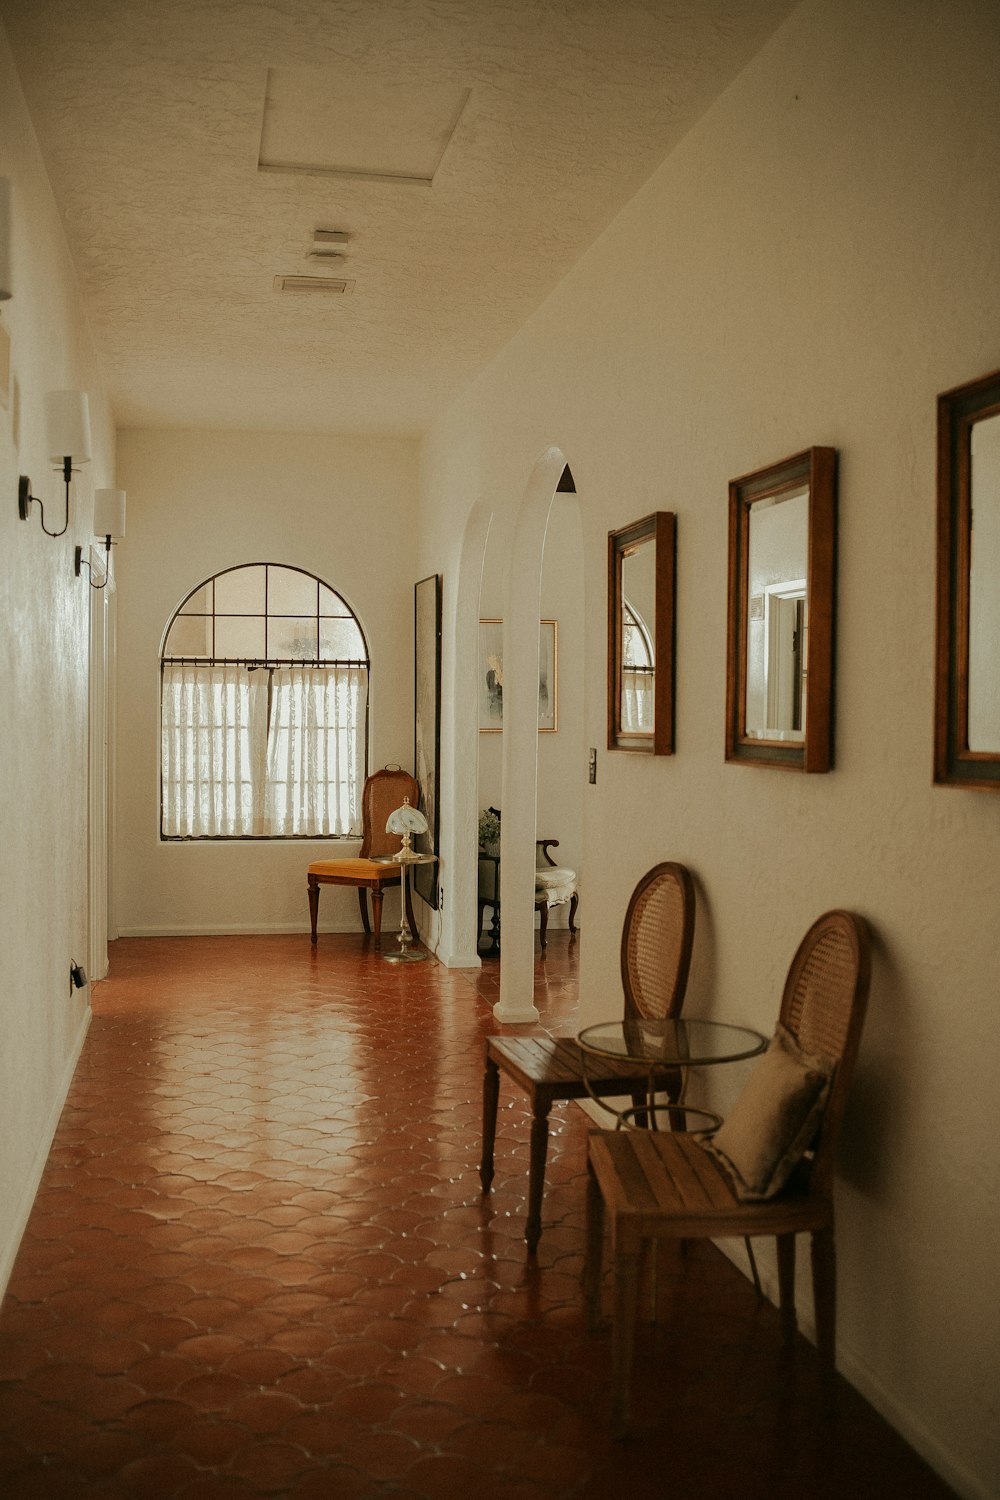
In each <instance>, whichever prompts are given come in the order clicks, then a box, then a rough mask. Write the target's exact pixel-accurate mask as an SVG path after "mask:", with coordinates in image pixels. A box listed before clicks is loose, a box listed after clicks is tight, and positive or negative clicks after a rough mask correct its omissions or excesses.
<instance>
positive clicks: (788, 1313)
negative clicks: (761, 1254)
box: [775, 1234, 796, 1344]
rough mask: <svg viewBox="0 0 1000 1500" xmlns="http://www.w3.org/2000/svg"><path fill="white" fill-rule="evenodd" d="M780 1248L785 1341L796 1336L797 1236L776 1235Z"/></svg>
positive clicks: (780, 1305)
mask: <svg viewBox="0 0 1000 1500" xmlns="http://www.w3.org/2000/svg"><path fill="white" fill-rule="evenodd" d="M775 1243H776V1245H777V1250H778V1306H779V1307H780V1309H781V1331H782V1333H783V1334H784V1338H785V1343H786V1344H790V1343H791V1342H792V1340H793V1339H794V1338H795V1327H796V1320H795V1236H794V1234H779V1235H776V1236H775Z"/></svg>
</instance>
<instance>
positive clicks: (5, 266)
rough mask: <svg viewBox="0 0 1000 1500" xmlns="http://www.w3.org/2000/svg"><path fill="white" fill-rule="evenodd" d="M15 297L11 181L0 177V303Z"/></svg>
mask: <svg viewBox="0 0 1000 1500" xmlns="http://www.w3.org/2000/svg"><path fill="white" fill-rule="evenodd" d="M12 295H13V289H12V287H11V274H10V180H9V179H8V178H6V177H0V302H6V301H7V298H8V297H10V296H12Z"/></svg>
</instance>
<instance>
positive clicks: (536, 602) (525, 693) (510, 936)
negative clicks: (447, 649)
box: [493, 448, 566, 1025]
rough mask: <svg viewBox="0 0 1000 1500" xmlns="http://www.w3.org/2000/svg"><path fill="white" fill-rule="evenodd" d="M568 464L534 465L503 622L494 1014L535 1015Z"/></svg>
mask: <svg viewBox="0 0 1000 1500" xmlns="http://www.w3.org/2000/svg"><path fill="white" fill-rule="evenodd" d="M565 467H566V459H565V457H564V455H563V454H562V452H561V451H560V450H559V449H558V448H548V449H546V450H545V452H544V453H543V454H542V456H541V457H540V458H539V459H538V461H537V463H536V464H535V466H534V468H533V469H532V471H531V475H530V478H529V479H528V483H527V486H526V487H525V492H524V499H523V500H522V501H521V507H520V510H519V511H518V515H517V523H516V525H515V528H514V537H513V544H512V547H511V562H510V571H509V574H508V577H507V589H506V601H507V602H506V607H505V609H504V622H503V659H504V725H503V801H502V803H501V806H502V807H503V823H502V825H501V834H500V860H501V863H500V905H501V906H502V908H503V910H504V911H505V912H506V913H507V918H506V920H505V923H504V930H505V934H506V936H505V940H504V950H503V961H502V962H501V965H500V999H499V1002H498V1003H497V1004H496V1005H495V1006H494V1007H493V1014H494V1016H495V1017H496V1018H497V1020H498V1021H503V1022H507V1023H511V1024H515V1025H518V1024H522V1023H525V1022H531V1021H537V1020H538V1011H537V1010H536V1008H535V1003H534V984H535V923H534V915H535V833H536V824H537V800H538V621H539V618H540V616H541V602H542V558H543V555H544V552H545V530H546V527H547V526H548V520H549V511H550V509H551V506H552V497H553V495H554V494H555V492H556V486H557V485H558V483H559V480H560V479H561V477H562V472H563V470H564V469H565Z"/></svg>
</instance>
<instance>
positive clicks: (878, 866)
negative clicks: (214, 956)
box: [421, 0, 1000, 1497]
mask: <svg viewBox="0 0 1000 1500" xmlns="http://www.w3.org/2000/svg"><path fill="white" fill-rule="evenodd" d="M998 52H1000V10H998V9H997V7H996V5H995V4H993V3H991V0H973V3H969V4H966V5H963V6H961V7H956V6H950V5H944V4H939V3H937V0H905V3H904V0H887V3H880V4H879V5H877V6H871V5H870V4H867V3H862V0H807V3H806V4H804V5H803V6H802V7H801V8H800V9H799V10H798V11H797V12H796V13H795V14H794V15H793V16H792V17H791V18H790V20H789V21H788V22H787V23H786V25H785V26H784V27H783V28H782V29H781V30H780V31H779V32H778V33H777V34H776V36H775V37H774V38H773V39H772V41H771V42H770V43H769V44H768V45H767V46H766V48H765V49H764V50H763V52H762V53H761V54H760V56H759V57H758V58H757V59H756V60H755V61H754V62H753V63H752V64H751V66H750V67H749V68H748V69H747V70H746V72H745V73H744V74H743V75H742V76H741V77H740V78H739V79H738V80H737V81H736V82H735V83H734V85H733V86H732V87H731V88H730V89H729V90H728V91H727V93H726V94H725V95H724V96H723V98H722V99H721V100H720V101H719V102H718V103H717V104H716V105H715V106H714V107H713V108H712V109H711V110H710V111H709V112H708V113H707V114H706V115H705V116H704V117H703V119H702V120H701V122H700V123H699V124H698V126H697V127H696V128H695V129H694V130H692V132H691V133H690V135H689V136H688V137H687V138H686V140H685V141H684V142H683V143H682V145H681V146H680V147H679V148H678V150H677V151H676V152H675V153H674V154H673V155H672V156H671V158H669V159H668V161H667V162H666V163H665V164H664V165H663V166H662V168H661V169H660V171H659V172H658V173H657V174H656V175H655V176H654V177H653V178H652V179H651V180H650V182H649V183H648V184H647V185H646V187H645V188H644V189H643V190H642V191H641V192H640V193H639V194H638V195H637V197H636V198H635V199H634V200H633V201H632V203H631V204H630V205H629V206H628V207H627V208H626V210H625V211H624V212H623V213H622V214H621V215H620V216H619V217H618V219H617V220H616V221H615V222H614V224H613V225H612V226H611V227H610V228H609V230H608V231H607V232H606V233H605V234H604V235H603V236H602V238H601V240H600V241H599V242H598V243H597V245H596V246H595V247H594V248H593V249H592V250H591V251H590V252H589V253H588V254H587V255H585V256H584V257H583V258H582V260H581V261H580V262H579V263H578V265H577V267H576V268H575V269H574V271H573V272H572V273H571V274H570V275H569V276H568V277H567V278H566V279H565V281H564V282H563V283H562V284H561V286H560V287H559V288H558V289H557V291H556V292H555V293H554V295H553V296H552V297H551V298H550V299H549V300H548V301H547V302H546V304H545V305H544V306H543V307H542V308H541V309H540V311H539V312H538V313H537V314H536V315H535V317H534V318H532V319H531V321H530V322H529V323H528V324H527V325H526V327H525V328H524V329H523V330H522V331H521V333H520V334H519V335H518V336H517V337H516V338H515V339H514V340H513V341H512V342H511V343H510V344H509V345H508V346H507V348H506V349H505V350H504V351H503V352H502V354H501V355H500V356H499V357H498V358H497V359H496V360H495V361H494V363H493V364H492V365H491V367H490V368H489V369H488V370H487V371H486V372H485V373H484V375H483V376H482V377H481V378H480V379H479V380H478V381H477V382H476V384H475V385H474V386H473V387H472V388H471V389H470V390H469V391H468V392H467V393H466V394H465V396H464V397H463V398H462V399H461V400H460V401H459V402H457V403H456V404H455V405H454V407H453V408H452V409H451V411H450V413H449V414H448V416H447V418H446V419H445V420H443V421H442V422H440V423H439V424H438V425H437V427H436V428H435V429H434V431H433V432H432V433H431V434H430V435H429V437H428V439H427V441H426V443H425V447H424V453H423V460H422V474H423V506H422V511H421V556H422V559H423V569H424V571H429V570H430V569H431V568H432V567H434V568H438V569H440V570H441V571H443V572H445V573H446V575H450V574H452V573H453V572H454V571H455V570H457V569H458V568H459V565H460V561H461V558H462V553H461V552H460V549H459V539H461V538H462V536H463V527H464V525H465V522H466V517H467V516H468V515H469V513H470V510H471V508H472V506H473V504H474V502H475V503H478V505H479V506H481V507H485V508H487V509H489V510H492V511H493V512H494V522H493V524H494V527H495V529H496V530H497V531H498V532H499V533H500V534H501V536H502V537H503V538H509V537H510V536H511V535H512V533H513V528H514V521H515V517H516V515H517V512H518V508H519V506H520V504H521V500H522V497H523V495H524V493H525V486H526V484H527V483H528V478H529V475H530V474H531V472H532V468H533V465H534V464H535V461H536V459H537V458H538V456H539V455H540V454H541V453H543V452H544V451H545V450H546V449H548V448H549V447H550V445H556V446H557V447H558V449H559V450H560V451H561V452H562V453H563V454H564V455H565V457H566V459H567V460H568V461H569V463H570V465H571V467H572V470H573V474H574V477H575V480H576V485H577V490H578V492H579V496H580V504H581V512H582V516H583V528H584V571H583V579H582V587H583V596H584V612H585V641H586V669H585V670H586V679H585V681H586V709H585V713H586V734H585V738H586V740H587V741H588V742H589V743H591V744H595V745H597V746H599V747H603V745H604V743H605V741H604V723H605V711H606V708H605V693H606V675H605V657H606V646H605V640H606V637H605V629H606V625H605V618H606V617H605V609H606V598H605V596H606V580H605V555H606V554H605V548H606V534H607V531H608V530H609V529H611V528H617V527H621V526H624V525H626V524H627V523H629V522H630V521H633V520H635V519H637V518H638V517H640V516H643V515H645V514H647V513H649V512H650V511H652V510H655V509H672V510H675V511H676V512H677V515H678V556H679V561H678V620H677V753H676V755H675V756H673V757H670V758H658V757H657V758H653V757H645V756H632V755H626V754H614V753H608V752H606V751H605V750H604V749H603V748H601V749H600V751H599V757H598V780H597V784H596V786H593V787H591V786H588V784H587V781H586V766H585V763H584V762H583V761H581V763H580V765H579V766H578V768H577V769H576V772H575V776H574V782H573V785H574V787H575V795H576V796H577V798H578V799H579V803H580V806H581V808H582V809H583V815H584V844H583V864H584V867H585V869H586V872H587V887H586V899H587V914H588V921H587V925H586V934H585V939H584V941H583V942H582V952H581V975H582V988H583V995H582V1011H583V1019H584V1020H589V1019H594V1018H596V1017H598V1016H600V1015H602V1014H606V1013H607V1011H608V1009H609V1006H610V1007H611V1008H612V1009H613V1006H614V1003H615V1002H614V1000H613V998H609V997H614V996H615V995H616V994H618V993H619V992H620V986H619V979H618V943H619V937H620V924H621V918H622V915H623V912H624V909H625V905H626V902H627V899H628V895H629V892H630V890H631V889H632V886H633V885H634V883H635V881H636V879H637V878H638V877H639V875H640V874H641V873H642V872H643V871H644V870H645V869H647V868H648V867H649V866H650V865H652V864H654V863H655V862H656V861H658V860H661V859H665V858H676V859H681V860H684V861H685V862H687V863H688V864H689V865H690V866H691V868H692V869H693V871H694V873H695V875H696V878H697V884H698V891H699V915H698V928H697V936H696V946H695V955H694V963H693V972H692V981H691V986H690V990H689V1000H688V1009H689V1012H690V1013H693V1014H696V1015H697V1014H701V1015H707V1016H716V1017H728V1018H732V1019H734V1020H745V1021H747V1022H749V1023H750V1024H752V1025H756V1026H758V1027H759V1028H761V1029H762V1030H769V1029H770V1028H771V1025H772V1024H773V1021H774V1017H775V1014H776V1011H777V1006H778V1001H779V997H780V990H781V984H782V981H783V978H784V975H785V972H786V969H787V966H788V963H789V961H790V959H791V956H792V953H793V952H794V949H795V947H796V945H797V943H798V941H799V939H800V937H801V935H802V934H803V933H804V931H805V930H806V928H807V927H808V925H809V924H810V922H811V921H812V920H813V918H814V917H815V916H816V915H817V914H818V913H820V912H821V911H823V910H824V909H826V908H828V907H831V906H836V905H845V906H849V907H851V908H854V909H856V910H858V911H860V912H862V913H864V914H865V916H866V917H868V919H869V920H870V922H871V924H872V928H873V931H874V934H875V964H874V979H873V986H872V1001H871V1007H870V1014H869V1020H868V1024H867V1029H866V1033H865V1037H864V1040H863V1044H862V1050H861V1058H860V1064H859V1068H858V1072H857V1075H856V1084H855V1088H854V1094H853V1099H852V1106H851V1110H850V1113H849V1117H848V1121H847V1128H846V1134H845V1140H844V1150H843V1160H842V1173H841V1180H840V1183H839V1186H838V1213H839V1230H838V1247H839V1316H840V1322H839V1329H840V1334H839V1358H840V1364H841V1367H842V1368H843V1369H844V1370H845V1372H846V1373H847V1374H848V1376H849V1377H850V1378H851V1379H852V1380H853V1381H855V1382H856V1383H857V1384H858V1385H859V1386H860V1387H861V1388H862V1389H863V1390H864V1391H865V1392H866V1393H867V1394H868V1395H869V1396H870V1397H871V1398H872V1399H873V1400H874V1402H875V1403H876V1405H878V1406H879V1407H880V1408H881V1409H882V1410H883V1411H884V1412H885V1413H886V1414H887V1415H888V1416H889V1418H890V1419H891V1420H892V1421H893V1422H895V1423H896V1424H897V1425H898V1426H899V1427H900V1428H901V1429H902V1430H903V1431H904V1433H905V1434H906V1435H907V1436H908V1437H909V1438H910V1440H911V1441H913V1442H914V1443H915V1444H916V1446H917V1447H918V1448H919V1449H920V1450H921V1451H922V1452H923V1453H924V1454H926V1455H927V1456H928V1458H929V1459H930V1460H931V1461H932V1462H933V1463H934V1464H935V1466H936V1467H937V1468H938V1469H939V1470H940V1471H941V1472H942V1473H943V1474H944V1475H945V1476H946V1478H948V1479H949V1481H950V1482H951V1483H952V1484H953V1485H954V1486H955V1487H956V1488H957V1489H958V1490H959V1492H960V1493H962V1494H964V1495H968V1496H980V1497H985V1496H987V1495H995V1494H996V1493H997V1490H998V1487H1000V1454H998V1448H997V1432H998V1424H997V1420H996V1405H995V1399H996V1397H995V1393H996V1391H997V1389H998V1388H1000V1372H998V1368H997V1355H998V1348H1000V1336H998V1334H1000V1330H998V1322H997V1319H998V1314H997V1299H996V1297H995V1294H994V1288H995V1277H996V1271H995V1265H994V1245H995V1243H996V1241H997V1238H998V1236H1000V1184H998V1174H997V1166H996V1162H997V1157H996V1153H995V1151H994V1150H993V1149H992V1145H991V1143H992V1141H993V1138H994V1135H995V1129H996V1124H997V1105H996V1099H997V1089H996V1079H997V1076H998V1071H1000V1057H998V1050H1000V1046H998V1040H997V1038H998V1029H997V1026H996V1005H997V979H998V975H1000V948H998V935H997V934H998V928H997V923H996V911H997V907H998V900H1000V860H998V853H1000V798H997V797H989V796H985V795H983V794H974V793H969V792H965V791H962V790H956V789H951V788H936V787H934V786H932V784H931V755H932V709H933V675H932V674H933V659H934V640H933V633H934V576H935V398H936V395H937V393H938V392H939V391H943V390H947V389H949V388H951V387H953V386H955V385H957V384H959V383H960V382H963V381H966V380H970V379H972V378H974V377H976V376H978V375H982V374H985V373H986V372H987V371H989V370H991V369H994V368H996V367H997V365H998V364H1000V341H998V333H997V330H998V328H1000V195H998V194H997V193H996V192H994V191H988V190H987V187H986V185H987V184H991V185H992V184H995V182H996V167H997V163H998V160H1000V111H998V110H997V86H996V58H997V55H998ZM813 444H818V445H823V444H829V445H832V446H834V447H836V448H837V449H838V450H839V453H840V509H839V517H840V519H839V584H838V598H837V608H838V621H837V653H836V656H837V666H836V742H835V743H836V755H835V768H834V770H833V771H832V772H831V773H830V774H828V775H823V776H805V775H794V774H788V773H781V772H778V771H774V770H769V769H764V768H758V767H748V766H739V765H727V764H725V762H724V758H723V743H724V709H725V660H726V550H727V484H728V481H729V480H730V479H731V478H733V477H734V476H736V475H740V474H745V473H747V472H750V471H752V470H754V469H756V468H759V467H762V466H763V465H765V464H768V463H772V462H776V461H778V460H780V459H782V458H784V457H786V456H788V455H790V454H793V453H796V452H800V451H801V450H802V449H803V448H806V447H809V446H811V445H813ZM468 560H469V559H468V556H467V561H468ZM461 590H462V583H461V581H460V582H459V586H458V590H457V592H458V594H459V595H461ZM445 634H446V642H447V641H448V639H449V632H448V627H447V624H446V633H445ZM466 640H467V637H466V636H465V635H462V634H460V635H459V637H458V639H457V642H456V654H457V657H460V655H461V651H462V649H463V643H464V642H465V641H466ZM445 675H446V682H448V684H449V692H450V695H451V696H450V698H446V715H447V714H448V713H451V714H452V715H453V721H454V724H455V725H456V726H457V728H456V731H455V736H456V743H455V746H454V748H453V751H452V755H453V769H454V771H455V775H454V777H453V778H452V780H451V781H450V783H449V779H448V777H446V778H445V786H446V795H448V793H447V787H448V786H449V784H450V785H451V787H452V788H457V792H455V800H454V803H453V805H446V808H445V840H446V842H447V840H448V839H449V838H452V837H454V838H455V839H456V840H459V839H466V838H467V837H468V824H469V819H470V817H471V815H472V812H473V811H474V808H473V805H472V804H473V798H474V792H470V791H469V790H468V784H467V778H465V777H464V776H463V774H462V752H463V746H464V745H466V744H467V742H466V741H465V740H463V738H462V736H463V734H464V733H465V731H464V729H463V728H462V726H463V725H467V724H468V722H469V718H470V706H469V700H468V698H467V696H466V694H467V693H468V683H469V680H470V679H469V677H468V674H467V672H466V670H465V666H464V664H463V663H462V661H461V660H459V659H456V660H455V661H453V662H448V661H446V673H445ZM456 848H457V844H456ZM456 912H457V913H458V915H459V918H460V920H462V919H464V913H463V908H462V907H461V905H460V904H459V903H457V902H456V903H454V904H453V906H452V907H451V908H449V909H447V910H446V913H445V923H446V925H447V923H448V922H449V920H452V919H453V916H454V914H455V913H456ZM463 946H464V940H463V935H462V933H461V932H460V931H456V932H454V933H452V934H451V935H450V936H448V935H446V942H445V947H446V948H451V949H454V950H455V951H459V952H460V951H462V949H463ZM738 1082H739V1075H738V1074H737V1073H736V1071H735V1070H734V1072H733V1074H732V1075H731V1076H730V1077H729V1079H728V1080H726V1082H725V1085H724V1086H721V1085H720V1087H719V1089H717V1091H716V1092H717V1097H718V1098H719V1100H720V1102H721V1103H722V1106H723V1107H725V1106H726V1103H727V1102H728V1099H729V1098H731V1097H732V1093H733V1090H734V1089H735V1087H736V1086H737V1084H738ZM805 1259H806V1262H807V1257H805ZM800 1306H801V1310H802V1313H803V1321H804V1322H805V1323H806V1324H807V1325H808V1324H809V1323H810V1322H811V1315H810V1308H809V1291H808V1271H807V1269H804V1270H803V1281H802V1286H801V1288H800Z"/></svg>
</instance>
